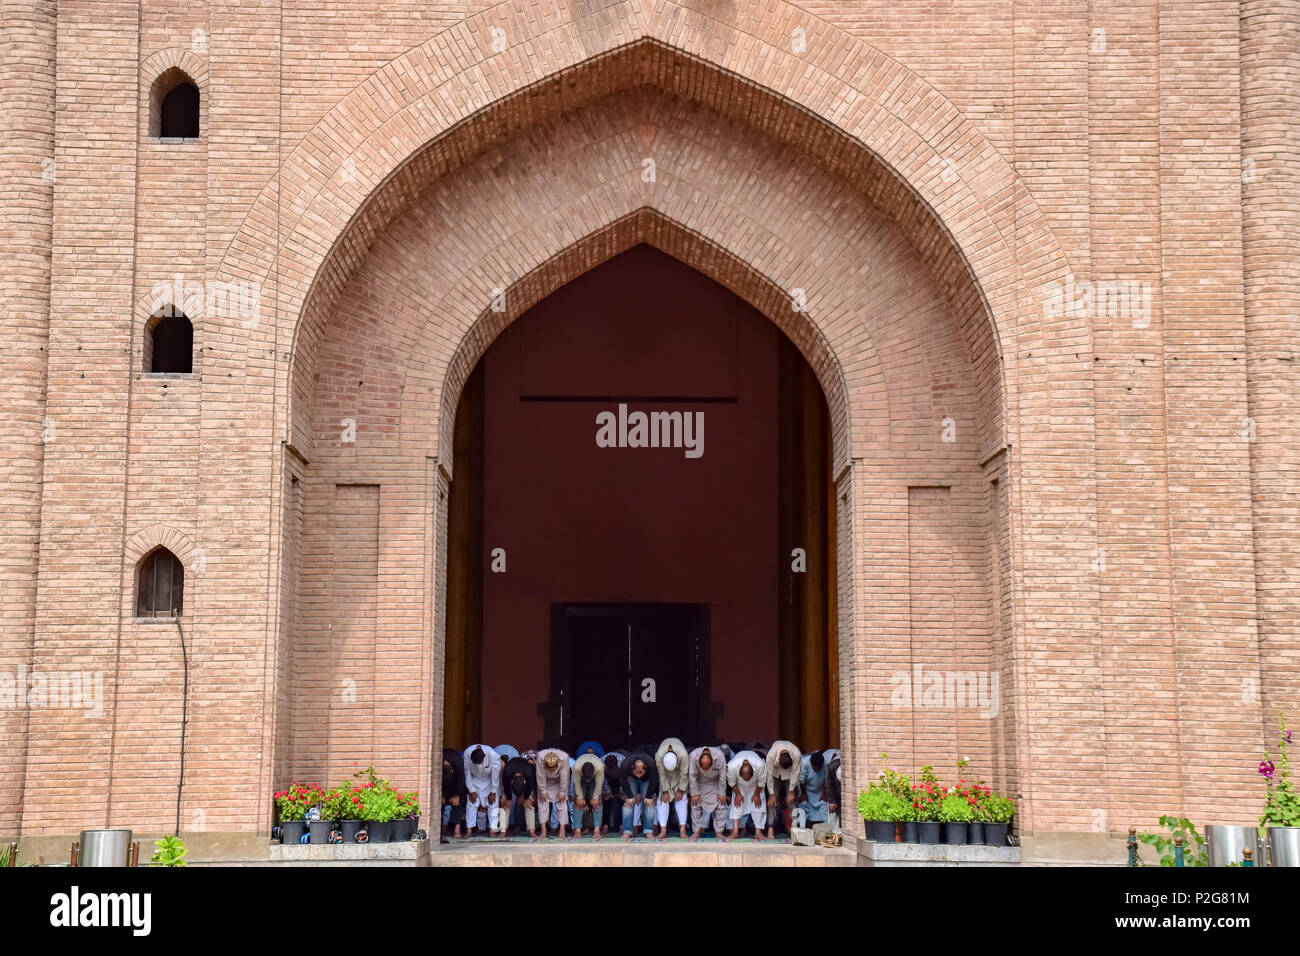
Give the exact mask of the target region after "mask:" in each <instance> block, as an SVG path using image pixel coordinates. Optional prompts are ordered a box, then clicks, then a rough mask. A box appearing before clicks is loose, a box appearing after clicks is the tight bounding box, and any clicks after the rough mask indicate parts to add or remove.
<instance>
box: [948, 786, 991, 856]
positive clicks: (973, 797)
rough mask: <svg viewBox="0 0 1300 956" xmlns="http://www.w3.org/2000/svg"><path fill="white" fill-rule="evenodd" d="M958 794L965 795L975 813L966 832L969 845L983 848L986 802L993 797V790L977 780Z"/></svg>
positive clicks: (959, 790)
mask: <svg viewBox="0 0 1300 956" xmlns="http://www.w3.org/2000/svg"><path fill="white" fill-rule="evenodd" d="M957 792H958V793H964V794H965V796H966V799H967V800H969V801H970V805H971V807H972V808H973V809H974V811H975V815H974V816H973V817H971V821H970V826H969V828H968V829H967V831H966V840H967V842H968V843H972V844H975V845H978V846H983V845H984V842H985V840H984V824H985V815H984V801H985V800H987V799H988V798H989V797H990V796H991V795H992V793H993V790H992V789H991V788H989V787H986V786H984V784H983V783H982V782H981V781H979V780H976V781H975V783H973V784H972V785H971V786H970V787H969V788H968V789H966V790H965V791H963V790H961V789H960V788H959V789H958V791H957Z"/></svg>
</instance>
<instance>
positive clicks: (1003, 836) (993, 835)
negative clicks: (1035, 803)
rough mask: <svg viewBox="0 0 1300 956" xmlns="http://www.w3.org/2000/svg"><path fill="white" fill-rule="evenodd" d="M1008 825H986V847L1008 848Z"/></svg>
mask: <svg viewBox="0 0 1300 956" xmlns="http://www.w3.org/2000/svg"><path fill="white" fill-rule="evenodd" d="M1008 826H1010V824H1007V823H986V824H984V845H985V846H1006V845H1007V827H1008Z"/></svg>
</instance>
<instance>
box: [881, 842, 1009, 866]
mask: <svg viewBox="0 0 1300 956" xmlns="http://www.w3.org/2000/svg"><path fill="white" fill-rule="evenodd" d="M858 865H859V866H1019V865H1020V847H1018V846H980V845H977V844H971V845H965V846H949V845H948V844H945V843H872V842H870V841H868V840H859V841H858Z"/></svg>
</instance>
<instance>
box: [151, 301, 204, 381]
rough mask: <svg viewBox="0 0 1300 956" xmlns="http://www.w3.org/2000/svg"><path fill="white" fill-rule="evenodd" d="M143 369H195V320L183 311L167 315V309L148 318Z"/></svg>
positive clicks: (155, 370)
mask: <svg viewBox="0 0 1300 956" xmlns="http://www.w3.org/2000/svg"><path fill="white" fill-rule="evenodd" d="M168 311H169V310H168ZM144 370H145V371H146V372H173V373H177V372H179V373H189V372H193V371H194V324H193V323H192V322H190V320H189V318H188V317H187V316H186V315H185V314H184V313H183V312H177V313H176V314H175V315H168V314H166V311H164V312H162V313H158V314H155V315H154V316H153V317H152V318H151V319H150V320H149V324H148V325H146V326H145V329H144Z"/></svg>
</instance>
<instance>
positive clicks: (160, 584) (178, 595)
mask: <svg viewBox="0 0 1300 956" xmlns="http://www.w3.org/2000/svg"><path fill="white" fill-rule="evenodd" d="M135 595H136V596H135V615H136V617H172V616H177V617H179V616H180V614H181V612H182V611H183V610H184V609H185V566H184V565H183V564H181V561H180V558H178V557H176V555H174V554H172V553H171V552H170V551H168V550H167V549H166V548H163V547H157V548H154V549H153V550H152V551H150V552H149V553H148V554H146V555H145V556H144V557H143V558H141V559H140V571H139V575H138V580H137V583H136V592H135Z"/></svg>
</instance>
